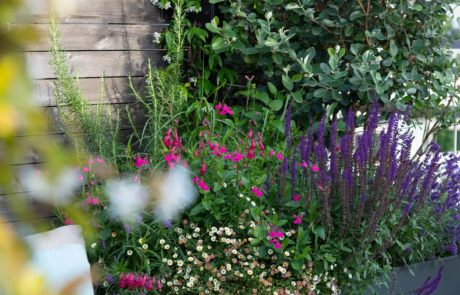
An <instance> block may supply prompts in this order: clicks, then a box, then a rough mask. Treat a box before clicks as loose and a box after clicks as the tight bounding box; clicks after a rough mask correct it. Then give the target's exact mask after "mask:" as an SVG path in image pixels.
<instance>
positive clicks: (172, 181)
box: [155, 166, 197, 221]
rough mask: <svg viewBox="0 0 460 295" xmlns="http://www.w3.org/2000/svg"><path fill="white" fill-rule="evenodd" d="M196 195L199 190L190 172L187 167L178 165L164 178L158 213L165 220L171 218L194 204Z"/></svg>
mask: <svg viewBox="0 0 460 295" xmlns="http://www.w3.org/2000/svg"><path fill="white" fill-rule="evenodd" d="M196 197H197V191H196V188H195V186H194V185H193V183H192V179H191V177H190V174H189V173H188V171H187V170H186V169H185V168H183V167H177V166H176V167H174V168H173V169H171V170H169V172H168V174H166V177H165V178H164V179H163V183H162V184H161V189H160V199H159V203H158V204H157V206H156V208H155V211H156V215H157V217H158V218H159V219H161V220H163V221H166V220H171V219H173V218H174V217H175V216H176V215H177V213H179V211H181V210H184V209H185V208H187V207H188V206H190V205H191V204H193V203H194V202H195V200H196Z"/></svg>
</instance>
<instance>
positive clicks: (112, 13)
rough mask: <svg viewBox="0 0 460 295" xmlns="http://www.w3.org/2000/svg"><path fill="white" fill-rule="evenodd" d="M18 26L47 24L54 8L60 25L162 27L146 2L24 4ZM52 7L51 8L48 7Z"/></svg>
mask: <svg viewBox="0 0 460 295" xmlns="http://www.w3.org/2000/svg"><path fill="white" fill-rule="evenodd" d="M24 2H25V5H24V9H23V11H22V12H21V17H19V18H18V20H17V21H18V22H24V21H27V22H32V23H42V24H43V23H44V24H47V23H49V15H50V13H51V8H53V10H54V12H55V14H56V16H57V19H58V21H59V22H61V23H115V24H119V23H122V24H127V23H130V24H132V23H134V24H136V23H144V24H147V23H149V24H156V23H164V22H165V21H164V20H162V19H161V17H160V9H158V7H156V6H154V5H153V4H152V3H151V2H150V1H149V0H58V1H49V0H26V1H24ZM51 4H53V6H51Z"/></svg>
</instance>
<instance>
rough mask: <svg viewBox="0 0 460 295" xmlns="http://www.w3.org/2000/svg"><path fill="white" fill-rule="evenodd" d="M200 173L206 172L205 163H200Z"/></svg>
mask: <svg viewBox="0 0 460 295" xmlns="http://www.w3.org/2000/svg"><path fill="white" fill-rule="evenodd" d="M200 173H201V174H205V173H206V164H205V163H204V162H203V164H202V165H201V170H200Z"/></svg>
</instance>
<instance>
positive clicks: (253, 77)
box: [244, 75, 254, 80]
mask: <svg viewBox="0 0 460 295" xmlns="http://www.w3.org/2000/svg"><path fill="white" fill-rule="evenodd" d="M244 77H245V78H246V79H248V80H252V79H254V75H253V76H252V77H251V78H249V77H248V76H244Z"/></svg>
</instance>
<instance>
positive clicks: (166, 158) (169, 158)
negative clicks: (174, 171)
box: [165, 154, 172, 162]
mask: <svg viewBox="0 0 460 295" xmlns="http://www.w3.org/2000/svg"><path fill="white" fill-rule="evenodd" d="M165 160H166V161H168V162H169V161H171V160H172V159H171V156H170V155H169V154H166V156H165Z"/></svg>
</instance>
